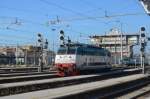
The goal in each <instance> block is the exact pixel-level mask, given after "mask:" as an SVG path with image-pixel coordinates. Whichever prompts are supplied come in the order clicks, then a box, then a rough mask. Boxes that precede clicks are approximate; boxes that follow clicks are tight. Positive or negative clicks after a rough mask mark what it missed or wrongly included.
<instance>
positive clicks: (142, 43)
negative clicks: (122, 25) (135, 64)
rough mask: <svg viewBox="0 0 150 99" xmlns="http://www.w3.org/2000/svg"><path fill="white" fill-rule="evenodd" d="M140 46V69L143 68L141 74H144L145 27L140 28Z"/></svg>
mask: <svg viewBox="0 0 150 99" xmlns="http://www.w3.org/2000/svg"><path fill="white" fill-rule="evenodd" d="M140 45H141V49H140V50H141V67H142V68H143V73H145V66H144V63H145V54H144V53H145V46H146V37H145V27H141V32H140Z"/></svg>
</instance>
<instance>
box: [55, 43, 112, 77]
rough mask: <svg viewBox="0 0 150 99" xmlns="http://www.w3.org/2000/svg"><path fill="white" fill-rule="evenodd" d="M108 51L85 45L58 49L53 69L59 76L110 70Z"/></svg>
mask: <svg viewBox="0 0 150 99" xmlns="http://www.w3.org/2000/svg"><path fill="white" fill-rule="evenodd" d="M110 62H111V54H110V52H109V51H108V50H106V49H104V48H100V47H96V46H92V45H87V44H73V45H71V46H70V47H60V48H59V49H58V52H57V55H56V58H55V67H56V68H57V70H58V74H59V75H60V76H69V75H78V74H80V73H81V72H82V71H91V70H99V69H106V68H107V69H108V68H111V65H110Z"/></svg>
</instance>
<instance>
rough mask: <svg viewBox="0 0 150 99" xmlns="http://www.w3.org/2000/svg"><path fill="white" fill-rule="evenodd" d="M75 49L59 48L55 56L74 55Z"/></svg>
mask: <svg viewBox="0 0 150 99" xmlns="http://www.w3.org/2000/svg"><path fill="white" fill-rule="evenodd" d="M75 53H76V48H67V47H65V48H59V50H58V52H57V54H75Z"/></svg>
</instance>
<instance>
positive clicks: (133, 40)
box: [90, 29, 140, 64]
mask: <svg viewBox="0 0 150 99" xmlns="http://www.w3.org/2000/svg"><path fill="white" fill-rule="evenodd" d="M139 37H140V36H139V34H121V33H120V32H119V31H118V30H117V29H112V30H111V31H110V32H109V33H108V34H106V35H102V36H98V35H94V36H90V39H91V42H92V43H93V44H94V45H97V46H100V47H102V48H106V49H108V50H109V51H110V52H111V54H112V62H113V63H114V64H119V63H120V59H121V53H122V56H123V58H132V57H133V46H134V45H137V44H139Z"/></svg>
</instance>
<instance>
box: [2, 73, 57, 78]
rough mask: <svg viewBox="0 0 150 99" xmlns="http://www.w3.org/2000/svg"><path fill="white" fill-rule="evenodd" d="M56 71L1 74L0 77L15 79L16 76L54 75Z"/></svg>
mask: <svg viewBox="0 0 150 99" xmlns="http://www.w3.org/2000/svg"><path fill="white" fill-rule="evenodd" d="M54 73H56V71H49V72H26V73H3V74H0V77H1V78H3V77H16V76H27V75H39V74H54Z"/></svg>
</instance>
